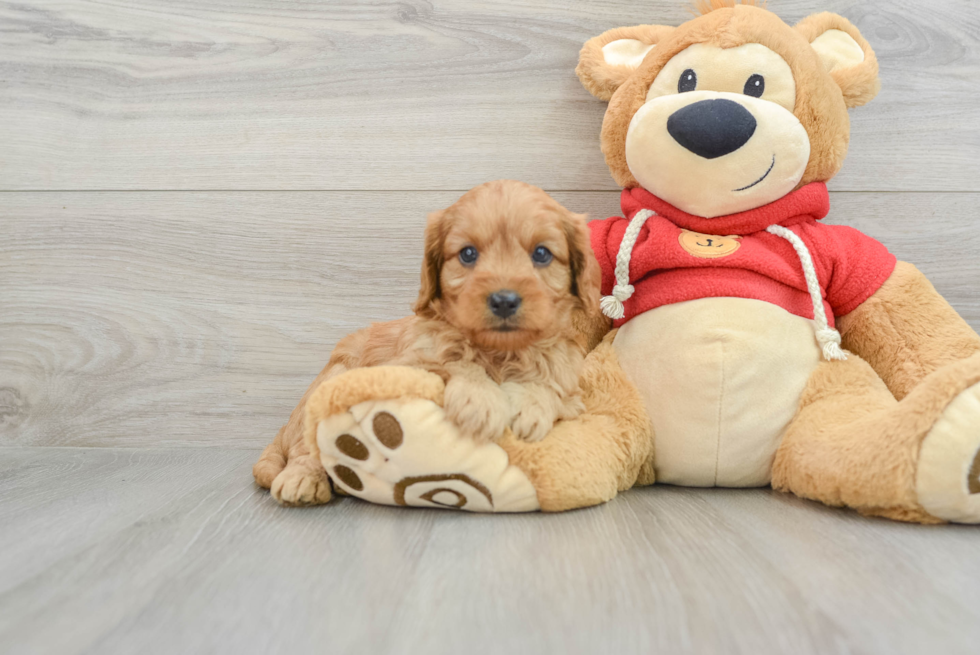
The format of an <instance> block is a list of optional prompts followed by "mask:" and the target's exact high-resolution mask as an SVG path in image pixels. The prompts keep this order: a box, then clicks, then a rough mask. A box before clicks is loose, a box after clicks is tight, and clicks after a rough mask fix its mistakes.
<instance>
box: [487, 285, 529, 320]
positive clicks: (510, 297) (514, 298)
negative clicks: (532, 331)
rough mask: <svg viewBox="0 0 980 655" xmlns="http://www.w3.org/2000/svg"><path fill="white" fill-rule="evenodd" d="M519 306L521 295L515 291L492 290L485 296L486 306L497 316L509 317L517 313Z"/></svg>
mask: <svg viewBox="0 0 980 655" xmlns="http://www.w3.org/2000/svg"><path fill="white" fill-rule="evenodd" d="M520 306H521V297H520V296H519V295H518V294H517V292H515V291H511V290H510V289H503V290H501V291H494V292H493V293H491V294H490V295H489V296H487V307H489V308H490V311H491V312H493V315H494V316H497V317H499V318H509V317H511V316H513V315H514V314H516V313H517V310H518V308H519V307H520Z"/></svg>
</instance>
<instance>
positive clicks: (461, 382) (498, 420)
mask: <svg viewBox="0 0 980 655" xmlns="http://www.w3.org/2000/svg"><path fill="white" fill-rule="evenodd" d="M444 398H445V399H444V401H443V407H444V409H445V410H446V417H447V418H449V420H450V421H452V422H453V423H455V424H456V427H458V428H459V430H460V432H462V433H463V434H466V435H469V436H471V437H473V438H474V439H476V440H477V441H483V442H487V441H493V440H495V439H498V438H500V435H501V434H503V432H504V428H506V427H507V423H508V421H509V420H510V416H511V412H510V402H509V401H508V400H507V396H506V395H504V393H503V392H502V391H501V390H500V387H498V386H497V385H496V384H492V383H491V384H478V383H474V382H471V381H468V380H465V379H463V378H450V379H449V382H447V383H446V393H445V397H444Z"/></svg>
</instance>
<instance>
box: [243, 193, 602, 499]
mask: <svg viewBox="0 0 980 655" xmlns="http://www.w3.org/2000/svg"><path fill="white" fill-rule="evenodd" d="M539 246H544V247H545V248H547V250H548V251H549V252H550V253H551V255H552V257H553V258H552V259H551V261H550V262H548V263H547V264H545V265H542V264H541V263H540V262H539V263H537V264H536V263H535V262H534V261H533V260H532V256H531V255H532V253H533V252H534V251H535V249H536V248H538V247H539ZM466 247H473V248H475V249H476V251H477V253H478V258H477V260H476V262H475V264H472V265H467V264H464V263H463V262H462V261H461V260H460V258H459V253H460V251H461V250H463V249H464V248H466ZM424 253H425V254H424V261H423V265H422V275H421V286H420V290H419V296H418V300H417V302H416V305H415V316H410V317H406V318H403V319H399V320H396V321H390V322H387V323H375V324H373V325H371V326H370V327H368V328H366V329H364V330H360V331H358V332H355V333H354V334H351V335H349V336H347V337H345V338H344V339H342V340H341V341H340V342H339V343H338V344H337V347H336V348H335V349H334V351H333V353H332V354H331V357H330V361H329V362H328V363H327V366H326V367H325V368H324V369H323V371H322V372H321V373H320V375H319V377H317V379H316V380H315V381H314V382H313V384H312V385H311V386H310V388H309V389H308V390H307V392H306V394H305V395H304V396H303V398H302V400H300V403H299V405H298V406H297V407H296V409H295V410H294V411H293V413H292V415H291V416H290V419H289V422H288V423H287V424H286V425H285V426H283V428H282V429H281V430H280V431H279V434H277V435H276V438H275V441H273V443H272V444H270V446H269V447H268V448H266V451H265V452H264V453H263V454H262V457H261V458H260V460H259V462H258V463H257V464H256V465H255V468H254V470H253V473H254V475H255V479H256V481H257V482H258V483H259V484H260V485H261V486H263V487H270V488H271V489H272V493H273V495H274V496H275V497H276V498H277V499H278V500H279V501H280V502H283V503H284V504H312V503H317V502H324V500H325V499H326V498H329V496H330V488H329V482H328V480H327V478H326V474H325V473H324V472H323V469H322V467H321V465H320V463H319V461H315V458H313V457H312V456H311V455H310V453H309V450H308V449H307V447H306V445H305V443H304V440H303V425H302V423H303V417H304V413H305V412H304V408H305V405H306V401H307V398H308V397H309V395H310V393H311V392H312V391H313V389H315V388H316V387H317V386H318V385H319V384H320V383H321V382H322V381H324V380H326V379H329V378H331V377H334V376H335V375H338V374H340V373H342V372H344V371H347V370H350V369H352V368H358V367H364V366H379V365H404V366H417V367H419V368H423V369H426V370H428V371H432V372H434V373H437V374H438V375H440V376H441V377H442V378H443V379H444V380H445V381H446V391H445V400H444V407H445V410H446V413H447V415H448V416H449V417H450V419H451V420H453V421H454V422H455V423H456V425H457V426H459V428H460V430H461V431H462V432H464V433H466V434H469V435H471V436H472V437H474V438H476V439H480V440H491V439H496V438H498V437H500V436H501V435H502V434H503V432H504V430H505V429H506V428H507V427H510V428H511V430H512V431H513V432H514V434H515V435H516V436H518V437H519V438H522V439H525V440H527V441H536V440H539V439H541V438H542V437H544V436H545V435H546V434H547V433H548V432H549V431H550V430H551V428H552V426H553V425H554V423H555V422H556V421H557V420H559V419H568V418H574V417H575V416H577V415H578V414H579V413H580V412H581V411H582V408H583V406H582V401H581V398H580V391H579V373H580V371H581V367H582V363H583V361H584V358H585V354H586V352H587V350H588V348H590V347H591V346H592V345H594V344H590V343H589V342H588V338H589V337H588V336H587V335H586V334H585V332H583V329H585V331H588V328H587V327H585V328H583V326H590V325H591V324H592V323H595V322H596V320H597V318H596V317H598V316H601V315H600V313H599V307H598V302H599V277H600V276H599V268H598V264H596V261H595V257H594V256H593V255H592V251H591V247H590V246H589V236H588V229H587V228H586V221H585V217H584V216H582V215H579V214H573V213H572V212H570V211H568V210H567V209H565V208H564V207H562V206H561V205H560V204H558V203H557V202H555V200H554V199H552V198H551V197H550V196H548V195H547V194H546V193H545V192H544V191H542V190H541V189H538V188H537V187H533V186H531V185H528V184H524V183H521V182H514V181H509V180H499V181H495V182H488V183H486V184H483V185H480V186H478V187H476V188H474V189H472V190H470V191H468V192H467V193H466V194H464V195H463V196H462V197H461V198H460V199H459V200H458V201H457V202H456V203H454V204H453V205H452V206H450V207H449V208H447V209H444V210H442V211H437V212H434V213H433V214H431V215H430V216H429V220H428V224H427V225H426V230H425V250H424ZM501 290H509V291H512V292H514V293H516V294H517V295H518V296H519V297H520V299H521V302H520V305H519V307H518V308H517V311H516V312H515V313H514V314H513V315H510V316H505V317H503V318H501V317H500V316H499V315H497V314H495V313H494V312H493V311H491V309H490V306H489V302H488V299H489V297H490V295H491V294H493V293H495V292H498V291H501Z"/></svg>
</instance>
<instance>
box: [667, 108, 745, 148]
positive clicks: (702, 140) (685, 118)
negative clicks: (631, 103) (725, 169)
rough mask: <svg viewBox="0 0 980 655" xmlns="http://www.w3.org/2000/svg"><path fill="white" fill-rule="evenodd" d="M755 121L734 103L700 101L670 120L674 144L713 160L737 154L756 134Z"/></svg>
mask: <svg viewBox="0 0 980 655" xmlns="http://www.w3.org/2000/svg"><path fill="white" fill-rule="evenodd" d="M755 128H756V122H755V117H754V116H752V114H751V113H750V112H749V110H748V109H746V108H745V107H743V106H742V105H740V104H738V103H737V102H734V101H732V100H726V99H724V98H716V99H714V100H701V101H700V102H695V103H693V104H690V105H688V106H687V107H683V108H681V109H678V110H677V111H675V112H674V113H673V114H671V115H670V118H668V119H667V131H668V132H669V133H670V136H672V137H674V141H677V143H679V144H681V145H682V146H684V147H685V148H687V149H688V150H690V151H691V152H693V153H694V154H695V155H698V156H699V157H704V158H705V159H714V158H715V157H721V156H722V155H727V154H728V153H730V152H735V151H736V150H738V149H739V148H741V147H742V146H744V145H745V142H746V141H748V140H749V139H751V138H752V135H753V134H754V133H755Z"/></svg>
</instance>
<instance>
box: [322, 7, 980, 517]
mask: <svg viewBox="0 0 980 655" xmlns="http://www.w3.org/2000/svg"><path fill="white" fill-rule="evenodd" d="M702 4H703V5H705V6H704V7H702V15H700V16H699V17H697V18H694V19H692V20H690V21H688V22H687V23H684V24H683V25H681V26H679V27H668V26H660V25H638V26H634V27H621V28H616V29H613V30H610V31H608V32H605V33H604V34H601V35H600V36H597V37H595V38H593V39H591V40H590V41H588V42H587V43H586V44H585V46H584V47H583V49H582V52H581V56H580V60H579V64H578V68H577V71H576V72H577V73H578V76H579V78H580V79H581V81H582V83H583V84H584V86H585V87H586V88H587V89H588V90H589V91H590V92H591V93H592V94H593V95H594V96H596V97H598V98H600V99H602V100H608V101H609V105H608V109H607V111H606V114H605V119H604V121H603V125H602V133H601V143H602V151H603V153H604V155H605V158H606V163H607V165H608V167H609V169H610V171H611V173H612V175H613V178H614V179H615V180H616V181H617V182H618V183H619V184H620V186H622V187H623V188H624V191H623V193H622V200H621V204H622V210H623V214H624V217H614V218H610V219H607V220H604V221H594V222H593V223H591V224H590V228H591V231H592V248H593V250H594V252H595V256H596V258H597V260H598V262H599V264H600V267H601V268H602V271H603V293H604V294H605V297H604V298H603V299H602V308H603V311H604V313H605V314H606V315H607V316H609V317H610V318H611V319H612V325H613V329H612V330H611V331H609V332H608V334H604V333H605V332H606V331H607V330H609V324H608V323H607V322H602V323H600V324H597V325H596V326H591V327H588V326H587V327H586V328H585V329H588V331H589V332H590V335H591V337H592V338H593V343H597V345H596V346H595V348H594V349H593V350H592V352H591V353H590V355H589V356H588V358H587V359H586V365H585V370H584V372H583V375H582V380H581V385H582V390H583V394H584V399H585V403H586V412H585V413H584V414H583V415H581V416H580V417H579V418H578V419H575V420H571V421H561V422H559V423H558V424H556V426H555V427H554V429H553V430H552V432H551V433H550V434H549V435H548V436H547V437H546V438H545V439H544V440H543V441H541V442H539V443H534V444H529V443H523V442H520V441H518V440H516V439H514V438H513V435H510V434H509V433H505V434H504V435H503V436H502V438H501V439H500V440H499V441H498V442H497V443H495V444H485V445H477V444H475V443H472V442H470V440H468V439H465V438H463V437H460V436H459V435H458V433H457V432H456V431H455V428H454V427H453V426H452V425H450V424H449V423H448V422H447V421H446V420H445V416H444V414H443V413H442V410H441V407H440V403H441V400H442V387H441V384H442V383H441V380H440V379H439V378H438V377H437V376H434V375H432V374H429V373H425V372H423V371H418V370H414V369H402V368H392V367H379V368H374V369H359V370H354V371H350V372H347V373H345V374H343V375H341V376H339V377H337V378H334V379H333V380H330V381H328V382H327V383H324V384H323V385H321V387H320V388H318V389H317V390H316V391H315V392H314V393H313V395H312V397H311V400H310V402H309V403H308V405H307V417H306V424H305V429H306V440H307V444H308V446H309V447H310V449H311V451H312V452H313V453H314V454H316V455H317V456H319V458H320V460H321V461H322V463H323V464H324V466H325V467H326V469H327V471H328V473H329V474H330V476H331V479H332V480H333V482H334V484H335V488H336V489H338V490H340V491H343V492H344V493H348V494H352V495H355V496H359V497H361V498H365V499H367V500H371V501H374V502H381V503H388V504H398V505H425V506H444V507H457V508H461V509H470V510H476V511H526V510H534V509H542V510H548V511H557V510H564V509H570V508H574V507H582V506H587V505H592V504H597V503H600V502H604V501H606V500H609V499H610V498H612V497H613V496H614V495H615V494H616V493H617V492H618V491H621V490H624V489H627V488H629V487H632V486H634V485H643V484H651V483H653V482H654V481H655V480H656V481H659V482H665V483H671V484H676V485H688V486H700V487H709V486H725V487H758V486H765V485H769V484H771V485H772V487H773V488H775V489H777V490H781V491H786V492H790V493H794V494H796V495H798V496H801V497H804V498H809V499H813V500H817V501H820V502H823V503H826V504H828V505H833V506H847V507H851V508H854V509H856V510H858V511H860V512H862V513H864V514H869V515H878V516H884V517H889V518H892V519H898V520H904V521H914V522H920V523H936V522H942V521H954V522H963V523H980V337H978V335H977V334H976V333H975V332H974V331H973V330H972V329H971V328H970V327H969V326H968V325H967V324H966V322H965V321H963V320H962V319H961V318H960V317H959V316H958V315H957V314H956V312H955V311H954V310H953V309H952V308H951V307H950V305H949V304H948V303H947V302H946V301H945V300H944V299H943V298H942V297H941V296H940V295H939V294H938V293H937V292H936V290H935V289H934V288H933V287H932V285H931V284H930V283H929V281H928V280H927V279H926V278H925V277H924V276H923V275H922V274H921V273H919V271H917V270H916V269H915V267H914V266H912V265H910V264H906V263H902V262H896V260H895V257H894V256H892V255H891V254H890V253H889V252H888V251H887V249H886V248H885V247H884V246H882V245H881V244H880V243H878V242H876V241H874V240H873V239H871V238H870V237H867V236H865V235H863V234H861V233H860V232H858V231H857V230H854V229H852V228H849V227H846V226H837V225H833V226H832V225H824V224H822V223H821V222H820V219H822V218H824V217H825V216H826V215H827V214H828V212H829V211H830V205H829V196H828V193H827V188H826V185H825V183H826V182H827V180H829V179H830V178H832V177H833V176H834V175H835V174H836V173H837V171H838V170H840V168H841V165H842V164H843V160H844V156H845V153H846V151H847V144H848V138H849V130H850V127H849V121H848V115H847V110H848V108H849V107H856V106H859V105H862V104H864V103H866V102H868V101H870V100H871V99H872V98H873V97H874V96H875V94H876V93H877V91H878V86H879V83H878V67H877V61H876V59H875V55H874V52H873V51H872V50H871V48H870V46H869V45H868V43H867V41H865V39H864V38H863V37H862V36H861V34H860V33H859V32H858V30H857V29H856V28H855V27H854V26H853V25H851V24H850V23H849V22H848V21H847V20H846V19H844V18H842V17H840V16H837V15H834V14H829V13H823V14H817V15H814V16H810V17H809V18H806V19H804V20H803V21H801V22H800V23H798V24H797V25H795V26H792V27H791V26H789V25H787V24H786V23H784V22H783V21H782V20H781V19H779V18H778V17H777V16H776V15H775V14H773V13H771V12H769V11H766V10H764V9H762V8H759V7H756V6H753V3H743V4H738V5H737V4H735V3H734V2H733V1H731V0H712V1H711V2H706V3H702Z"/></svg>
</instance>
